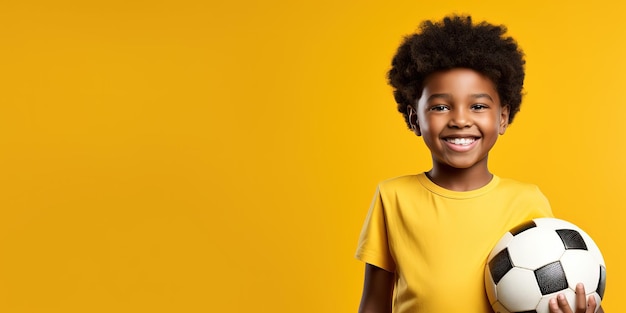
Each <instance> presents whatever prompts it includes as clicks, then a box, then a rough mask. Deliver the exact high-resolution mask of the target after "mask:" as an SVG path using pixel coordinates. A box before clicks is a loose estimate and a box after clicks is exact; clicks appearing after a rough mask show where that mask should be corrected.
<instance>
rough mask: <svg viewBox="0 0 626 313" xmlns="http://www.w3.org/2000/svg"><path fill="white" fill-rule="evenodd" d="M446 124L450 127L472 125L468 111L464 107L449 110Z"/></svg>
mask: <svg viewBox="0 0 626 313" xmlns="http://www.w3.org/2000/svg"><path fill="white" fill-rule="evenodd" d="M451 113H452V114H451V116H450V121H448V126H449V127H452V128H465V127H470V126H472V119H471V115H470V112H468V111H467V110H464V109H456V110H453V111H452V112H451Z"/></svg>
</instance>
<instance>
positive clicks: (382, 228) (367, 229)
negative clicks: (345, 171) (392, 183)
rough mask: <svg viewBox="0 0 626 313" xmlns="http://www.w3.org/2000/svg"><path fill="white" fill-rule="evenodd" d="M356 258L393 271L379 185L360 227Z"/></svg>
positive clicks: (394, 266)
mask: <svg viewBox="0 0 626 313" xmlns="http://www.w3.org/2000/svg"><path fill="white" fill-rule="evenodd" d="M356 258H357V259H358V260H361V261H363V262H365V263H368V264H371V265H374V266H377V267H380V268H382V269H384V270H386V271H389V272H395V269H396V264H395V262H394V260H393V257H392V256H391V253H390V251H389V238H388V232H387V220H386V218H385V207H384V203H383V200H382V196H381V192H380V187H379V188H378V189H377V190H376V194H375V196H374V199H373V200H372V204H371V206H370V210H369V212H368V213H367V217H366V218H365V223H364V224H363V228H362V229H361V235H360V237H359V244H358V248H357V250H356Z"/></svg>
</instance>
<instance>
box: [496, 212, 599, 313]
mask: <svg viewBox="0 0 626 313" xmlns="http://www.w3.org/2000/svg"><path fill="white" fill-rule="evenodd" d="M577 283H583V284H584V285H585V292H586V293H587V296H586V297H587V298H588V297H589V296H591V295H593V296H594V297H595V298H596V303H597V306H596V310H597V309H598V308H599V307H600V301H601V300H602V297H603V296H604V287H605V285H606V266H605V264H604V258H603V257H602V254H601V253H600V250H599V249H598V246H596V244H595V243H594V242H593V240H592V239H591V237H589V235H587V233H585V232H584V231H583V230H581V229H580V228H579V227H577V226H576V225H574V224H572V223H570V222H567V221H564V220H561V219H556V218H536V219H533V220H531V221H528V222H526V223H523V224H521V225H519V226H517V227H515V228H513V229H511V230H510V231H509V232H507V233H506V234H504V236H502V238H501V239H500V241H498V243H497V244H496V246H495V247H494V248H493V250H492V251H491V253H490V254H489V257H488V258H487V265H486V266H485V289H486V290H487V296H488V298H489V302H490V303H491V306H492V308H493V310H494V311H495V312H496V313H514V312H537V313H548V312H549V310H548V301H549V300H550V299H551V298H554V297H555V296H556V295H557V294H559V293H563V294H564V295H565V297H566V298H567V301H568V302H569V304H570V306H571V307H572V311H575V309H574V304H575V301H574V299H575V297H576V295H575V288H576V284H577Z"/></svg>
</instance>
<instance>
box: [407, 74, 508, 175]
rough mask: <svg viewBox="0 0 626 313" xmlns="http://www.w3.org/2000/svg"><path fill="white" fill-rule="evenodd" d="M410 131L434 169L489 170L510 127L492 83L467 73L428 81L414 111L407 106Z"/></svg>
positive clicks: (505, 108) (505, 111)
mask: <svg viewBox="0 0 626 313" xmlns="http://www.w3.org/2000/svg"><path fill="white" fill-rule="evenodd" d="M408 110H409V112H408V114H409V120H410V122H411V128H412V129H413V131H414V132H415V133H416V134H417V135H418V136H422V137H423V138H424V142H425V143H426V146H427V147H428V149H430V151H431V154H432V157H433V166H434V167H437V166H447V167H452V168H457V169H467V168H471V167H475V166H484V167H485V169H486V168H487V156H488V154H489V151H490V150H491V148H492V147H493V145H494V144H495V143H496V140H497V139H498V136H499V135H502V134H504V131H505V130H506V127H507V126H508V117H509V110H508V107H506V106H505V107H502V105H501V103H500V97H499V96H498V92H497V91H496V88H495V85H494V83H493V82H492V81H491V80H490V79H489V78H487V77H485V76H483V75H482V74H480V73H478V72H476V71H474V70H471V69H464V68H457V69H451V70H446V71H441V72H436V73H433V74H431V75H430V76H429V77H427V79H426V81H425V85H424V90H423V91H422V96H421V97H420V98H419V100H418V102H417V105H416V107H415V108H414V107H411V106H409V109H408Z"/></svg>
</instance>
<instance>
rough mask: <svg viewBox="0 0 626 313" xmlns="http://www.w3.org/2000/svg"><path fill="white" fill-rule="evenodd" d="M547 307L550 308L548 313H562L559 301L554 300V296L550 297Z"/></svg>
mask: <svg viewBox="0 0 626 313" xmlns="http://www.w3.org/2000/svg"><path fill="white" fill-rule="evenodd" d="M548 309H550V313H563V312H562V311H561V309H560V308H559V303H558V301H556V297H554V298H552V299H550V301H549V302H548Z"/></svg>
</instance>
